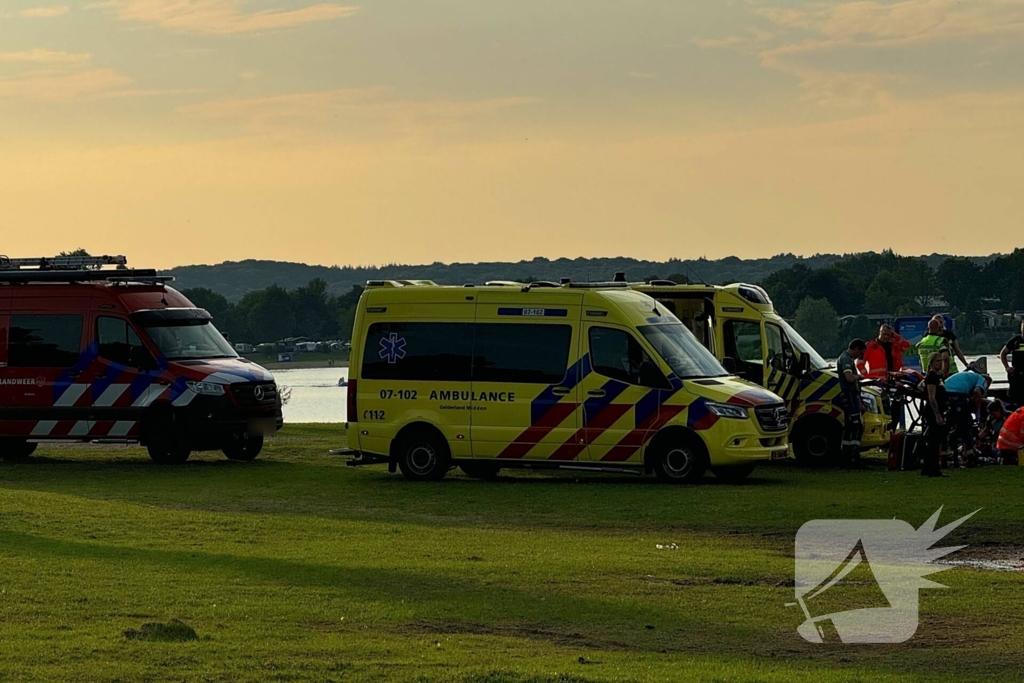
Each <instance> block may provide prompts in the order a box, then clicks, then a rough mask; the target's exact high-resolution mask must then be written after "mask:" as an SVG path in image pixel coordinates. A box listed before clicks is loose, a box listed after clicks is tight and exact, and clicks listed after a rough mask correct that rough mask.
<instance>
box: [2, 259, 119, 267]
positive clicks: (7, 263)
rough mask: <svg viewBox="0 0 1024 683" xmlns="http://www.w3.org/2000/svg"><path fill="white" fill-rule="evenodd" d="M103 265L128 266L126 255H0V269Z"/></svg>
mask: <svg viewBox="0 0 1024 683" xmlns="http://www.w3.org/2000/svg"><path fill="white" fill-rule="evenodd" d="M103 266H116V267H117V268H120V269H125V268H127V267H128V257H126V256H50V257H47V256H41V257H38V258H7V257H6V256H0V270H24V269H34V270H88V269H92V270H99V269H100V268H103Z"/></svg>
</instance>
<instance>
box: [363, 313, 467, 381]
mask: <svg viewBox="0 0 1024 683" xmlns="http://www.w3.org/2000/svg"><path fill="white" fill-rule="evenodd" d="M472 356H473V324H472V323H412V322H409V323H406V322H393V323H374V324H373V325H370V329H369V330H368V331H367V333H366V343H365V344H364V345H363V369H362V377H363V379H383V380H412V381H435V382H468V381H469V380H470V367H471V364H472Z"/></svg>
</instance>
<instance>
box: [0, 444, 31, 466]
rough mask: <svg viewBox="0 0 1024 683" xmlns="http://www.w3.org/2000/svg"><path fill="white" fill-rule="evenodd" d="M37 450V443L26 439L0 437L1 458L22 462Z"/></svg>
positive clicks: (7, 460)
mask: <svg viewBox="0 0 1024 683" xmlns="http://www.w3.org/2000/svg"><path fill="white" fill-rule="evenodd" d="M35 452H36V444H34V443H29V442H28V441H25V440H24V439H0V460H4V461H6V462H21V461H23V460H27V459H28V458H29V456H31V455H32V454H33V453H35Z"/></svg>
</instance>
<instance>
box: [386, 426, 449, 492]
mask: <svg viewBox="0 0 1024 683" xmlns="http://www.w3.org/2000/svg"><path fill="white" fill-rule="evenodd" d="M394 456H395V458H396V460H397V461H398V469H400V470H402V476H404V477H405V478H406V479H408V480H410V481H440V480H441V479H444V475H446V474H448V470H449V469H451V466H452V456H451V450H450V449H449V448H448V442H447V441H446V440H445V438H444V437H443V436H442V435H441V434H440V433H439V432H438V431H437V430H435V429H433V428H431V427H421V428H413V429H411V430H409V431H407V432H405V433H402V434H399V436H398V438H397V439H396V440H395V446H394Z"/></svg>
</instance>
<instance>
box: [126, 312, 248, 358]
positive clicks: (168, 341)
mask: <svg viewBox="0 0 1024 683" xmlns="http://www.w3.org/2000/svg"><path fill="white" fill-rule="evenodd" d="M146 333H147V334H149V338H150V339H152V340H153V343H154V344H156V347H157V348H158V349H160V353H162V354H163V355H164V356H165V357H166V358H167V360H189V359H199V358H237V357H238V354H237V353H235V350H234V349H232V348H231V344H229V343H228V341H227V340H226V339H224V337H223V336H222V335H221V333H220V332H219V331H218V330H217V328H216V327H214V326H213V324H212V323H210V322H209V321H207V320H202V321H197V320H188V321H185V320H182V321H170V320H167V321H161V322H160V324H150V325H146Z"/></svg>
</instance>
